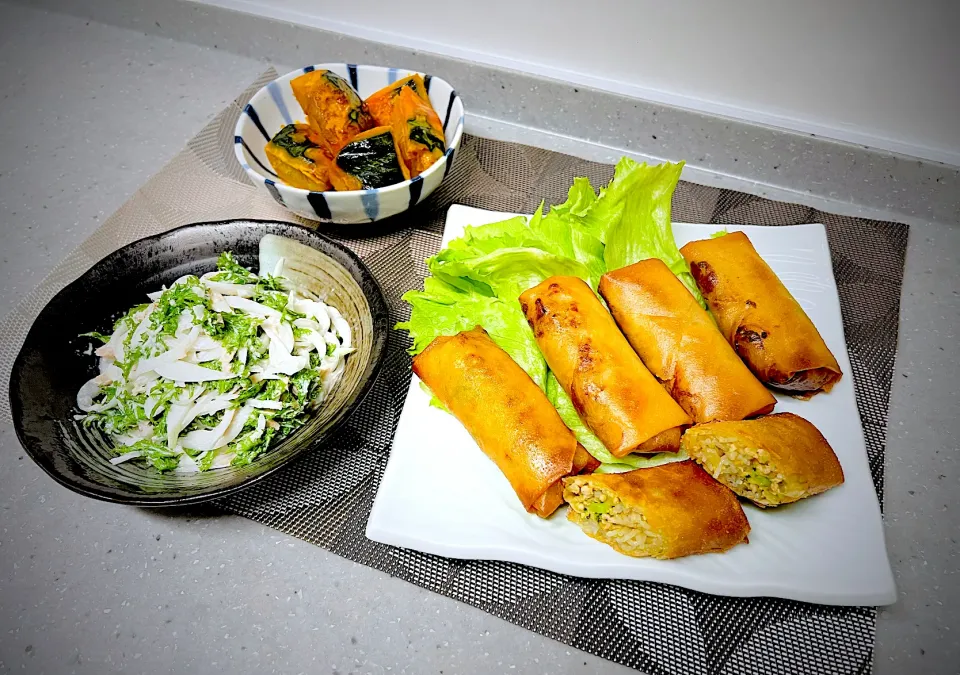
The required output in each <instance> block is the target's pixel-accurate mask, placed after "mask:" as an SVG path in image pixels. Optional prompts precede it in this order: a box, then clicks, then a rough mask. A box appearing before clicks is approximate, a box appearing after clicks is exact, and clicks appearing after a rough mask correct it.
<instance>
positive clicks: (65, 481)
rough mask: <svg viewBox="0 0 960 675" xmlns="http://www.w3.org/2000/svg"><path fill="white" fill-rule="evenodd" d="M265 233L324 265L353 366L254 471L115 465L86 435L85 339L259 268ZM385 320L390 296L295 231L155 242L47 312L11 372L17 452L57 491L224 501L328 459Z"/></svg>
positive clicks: (219, 233) (252, 229)
mask: <svg viewBox="0 0 960 675" xmlns="http://www.w3.org/2000/svg"><path fill="white" fill-rule="evenodd" d="M266 234H276V235H279V236H283V237H289V238H291V239H295V240H296V241H299V242H301V243H303V244H306V245H308V246H310V247H312V248H314V249H316V250H318V251H320V252H321V253H322V254H324V256H325V258H326V263H327V265H326V266H325V269H324V272H326V273H327V275H328V278H326V279H323V282H324V285H325V286H326V287H329V294H328V296H327V300H328V301H329V302H330V303H331V304H332V305H334V306H335V307H337V309H339V310H340V312H341V313H342V314H343V316H344V318H346V319H347V321H349V322H350V324H351V326H352V327H353V330H354V344H355V346H356V347H357V351H356V352H354V353H353V354H351V355H350V356H348V357H347V360H346V370H345V372H344V375H343V377H342V378H341V380H340V382H339V383H338V384H337V386H336V388H335V389H334V390H333V392H331V393H330V394H329V395H328V397H327V398H326V399H325V400H324V402H323V403H322V404H321V406H320V408H319V410H318V411H317V412H316V414H315V415H313V416H312V417H311V418H310V421H309V422H308V423H307V424H306V425H304V426H303V427H301V428H300V429H299V430H297V431H296V432H295V433H294V434H292V435H291V436H289V437H288V438H286V439H284V440H283V441H282V442H281V443H279V444H277V445H276V446H275V447H273V448H271V450H270V451H269V452H268V453H266V454H265V455H263V456H261V457H260V458H259V459H258V460H257V461H255V462H253V463H252V464H249V465H247V466H244V467H229V468H225V469H215V470H212V471H207V472H204V473H199V474H175V473H166V474H161V473H159V472H157V471H156V470H154V469H153V468H150V467H146V466H144V465H143V464H142V463H137V462H126V463H124V464H120V465H116V466H115V465H113V464H111V463H110V462H109V459H110V457H111V456H113V454H112V453H111V451H110V447H111V445H112V444H111V442H110V440H109V439H108V438H107V437H106V436H105V435H104V434H103V433H102V432H100V431H99V430H97V429H94V428H91V429H84V428H83V427H82V426H81V425H80V424H79V423H78V422H76V421H75V420H74V418H73V416H74V414H76V413H77V412H79V411H78V410H77V408H76V395H77V391H78V390H79V388H80V386H81V385H82V384H83V383H84V382H85V381H87V380H88V379H89V378H91V377H93V376H94V375H96V373H97V357H96V356H94V355H92V354H89V355H88V354H85V352H87V351H89V345H90V340H89V338H80V337H78V335H79V334H80V333H86V332H88V331H94V330H97V331H101V332H105V333H110V332H112V326H113V320H114V319H115V318H117V316H119V315H121V314H122V313H124V312H126V311H127V310H128V309H129V308H130V307H133V306H134V305H136V304H139V303H141V302H144V298H145V297H146V293H148V292H150V291H155V290H157V289H159V288H160V286H161V285H162V284H170V283H172V282H173V281H174V280H175V279H177V278H178V277H181V276H183V275H184V274H197V275H200V274H203V273H205V272H209V271H211V270H213V269H215V268H216V261H217V256H218V255H219V254H220V253H221V252H222V251H232V252H233V253H234V255H235V256H236V257H237V259H238V260H239V261H240V263H241V264H243V265H244V266H246V267H249V268H251V269H254V270H256V269H257V267H258V246H259V242H260V239H261V238H262V237H263V236H264V235H266ZM388 330H389V326H388V313H387V306H386V302H385V301H384V298H383V293H382V292H381V291H380V287H379V286H378V285H377V282H376V280H375V279H374V278H373V275H371V274H370V271H369V270H368V269H367V268H366V266H365V265H364V264H363V263H362V262H361V261H360V259H359V258H358V257H357V256H356V255H354V254H353V253H352V252H351V251H349V250H347V249H346V248H344V247H343V246H341V245H340V244H337V243H336V242H334V241H332V240H330V239H328V238H326V237H324V236H323V235H320V234H317V233H316V232H313V231H311V230H308V229H306V228H303V227H300V226H299V225H294V224H291V223H281V222H275V221H253V220H243V221H240V220H234V221H225V222H218V223H197V224H194V225H187V226H185V227H181V228H178V229H176V230H172V231H170V232H167V233H165V234H161V235H157V236H155V237H148V238H146V239H141V240H140V241H137V242H134V243H132V244H130V245H128V246H125V247H123V248H122V249H120V250H119V251H116V252H114V253H112V254H111V255H109V256H107V257H106V258H104V259H103V260H101V261H100V262H98V263H97V264H96V265H94V266H93V267H92V268H91V269H90V270H88V271H87V272H86V273H84V274H83V275H82V276H81V277H80V278H79V279H77V280H76V281H74V282H73V283H72V284H70V285H69V286H67V287H66V288H64V289H63V290H62V291H60V292H59V293H57V295H56V296H54V298H53V299H52V300H51V301H50V302H49V303H48V304H47V306H46V307H44V309H43V311H42V312H40V316H39V317H37V320H36V321H35V322H34V324H33V326H32V327H31V328H30V332H29V333H28V334H27V339H26V342H25V343H24V345H23V348H22V349H21V350H20V354H19V355H18V356H17V360H16V361H15V363H14V365H13V373H12V375H11V378H10V403H11V406H12V409H13V423H14V428H15V429H16V432H17V437H18V438H19V439H20V443H21V444H22V445H23V447H24V448H25V449H26V451H27V453H28V454H29V455H30V457H31V458H32V459H33V460H34V461H35V462H36V463H37V464H39V465H40V467H41V468H42V469H43V470H44V471H46V472H47V473H48V474H50V476H52V477H53V478H54V479H55V480H56V481H57V482H59V483H60V484H61V485H64V486H66V487H68V488H70V489H71V490H73V491H75V492H79V493H80V494H83V495H87V496H88V497H94V498H97V499H103V500H105V501H110V502H119V503H122V504H134V505H137V506H171V505H184V504H192V503H196V502H201V501H204V500H207V499H213V498H214V497H222V496H224V495H226V494H229V493H231V492H234V491H236V490H239V489H240V488H242V487H244V486H247V485H249V484H250V483H252V482H254V481H256V480H259V479H260V478H263V477H264V476H266V475H267V474H270V473H272V472H274V471H276V470H277V469H278V468H280V467H281V466H282V465H284V464H286V463H287V462H289V461H291V460H292V459H293V458H294V457H296V456H298V455H300V454H302V453H305V452H312V451H315V452H322V451H323V448H322V444H323V441H324V439H326V438H328V437H329V436H330V435H331V434H332V433H333V432H334V430H335V429H336V428H337V427H338V426H339V425H340V424H341V423H343V421H344V420H345V419H346V417H347V416H348V415H349V414H350V412H351V411H352V410H354V409H355V408H356V407H357V405H359V404H360V402H361V400H362V399H363V397H364V395H365V394H366V393H367V391H368V390H369V389H370V386H371V385H372V384H373V381H374V379H375V378H376V375H377V372H378V371H379V369H380V364H381V361H382V359H383V354H384V348H385V346H386V343H387V331H388Z"/></svg>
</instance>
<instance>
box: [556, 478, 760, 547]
mask: <svg viewBox="0 0 960 675" xmlns="http://www.w3.org/2000/svg"><path fill="white" fill-rule="evenodd" d="M563 484H564V489H563V498H564V499H565V500H566V501H567V503H569V504H570V511H569V512H568V514H567V518H568V519H569V520H572V521H573V522H575V523H577V524H578V525H579V526H580V528H581V529H582V530H583V531H584V532H585V533H586V534H587V535H588V536H590V537H593V538H594V539H596V540H597V541H601V542H603V543H604V544H608V545H609V546H612V547H613V548H614V549H616V550H617V551H619V552H620V553H623V554H625V555H629V556H634V557H637V558H645V557H651V558H661V559H666V558H679V557H682V556H687V555H695V554H697V553H711V552H722V551H726V550H728V549H730V548H732V547H734V546H736V545H737V544H740V543H743V542H746V541H747V535H748V534H749V533H750V524H749V523H748V522H747V517H746V516H745V515H744V513H743V509H742V508H741V506H740V502H739V501H737V498H736V496H734V494H733V493H732V492H730V490H728V489H727V488H725V487H723V486H722V485H720V483H718V482H717V481H715V480H714V479H713V478H711V477H710V476H708V475H707V473H706V472H705V471H704V470H703V469H701V468H700V467H699V466H697V464H696V463H694V462H692V461H690V460H687V461H684V462H672V463H670V464H661V465H660V466H655V467H651V468H648V469H636V470H635V471H628V472H627V473H612V474H593V475H590V476H576V477H573V478H565V479H564V481H563Z"/></svg>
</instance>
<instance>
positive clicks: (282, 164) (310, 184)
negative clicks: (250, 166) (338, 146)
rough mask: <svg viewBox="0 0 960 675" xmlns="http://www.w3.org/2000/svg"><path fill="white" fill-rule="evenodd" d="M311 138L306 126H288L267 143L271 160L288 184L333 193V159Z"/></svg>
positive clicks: (268, 156) (280, 176) (308, 128)
mask: <svg viewBox="0 0 960 675" xmlns="http://www.w3.org/2000/svg"><path fill="white" fill-rule="evenodd" d="M311 135H312V134H311V129H310V127H309V126H307V125H306V124H288V125H287V126H285V127H284V128H283V129H281V130H280V131H278V132H277V134H276V135H275V136H274V137H273V139H271V141H270V142H269V143H267V148H266V151H267V158H268V159H269V160H270V164H271V165H272V166H273V170H274V171H276V172H277V176H278V177H279V178H280V180H282V181H283V182H284V183H286V184H287V185H291V186H293V187H295V188H301V189H303V190H315V191H323V190H329V189H330V177H329V172H330V160H329V159H328V158H327V156H326V155H325V154H324V152H323V150H322V149H321V148H320V147H319V146H318V145H317V144H316V143H315V142H314V141H313V140H312V139H311V138H310V136H311Z"/></svg>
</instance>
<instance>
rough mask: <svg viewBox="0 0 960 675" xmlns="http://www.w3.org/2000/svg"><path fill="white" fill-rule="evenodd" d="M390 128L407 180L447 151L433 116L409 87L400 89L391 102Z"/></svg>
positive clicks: (424, 169) (438, 122)
mask: <svg viewBox="0 0 960 675" xmlns="http://www.w3.org/2000/svg"><path fill="white" fill-rule="evenodd" d="M391 127H392V128H393V135H394V137H396V139H397V146H398V147H399V148H400V157H401V159H402V160H403V163H404V164H406V165H407V168H408V169H409V170H410V175H411V176H419V175H420V174H421V173H423V172H424V171H426V170H427V169H429V168H430V166H431V165H433V163H434V162H436V161H437V160H438V159H440V158H441V157H443V153H444V151H445V150H446V149H447V147H446V143H445V142H444V138H443V125H442V124H441V123H440V117H439V116H438V115H437V112H436V111H435V110H434V109H433V107H432V106H431V105H430V103H428V102H425V101H424V100H423V99H421V98H420V97H419V96H417V95H416V94H414V93H413V91H412V90H411V89H410V88H409V87H403V88H402V89H401V90H400V93H399V94H397V96H396V98H394V100H393V118H392V120H391Z"/></svg>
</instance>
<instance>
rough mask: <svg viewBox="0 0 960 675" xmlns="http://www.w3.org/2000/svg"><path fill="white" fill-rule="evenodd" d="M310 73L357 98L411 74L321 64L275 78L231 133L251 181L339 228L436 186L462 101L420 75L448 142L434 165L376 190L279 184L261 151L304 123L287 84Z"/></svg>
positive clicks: (459, 127) (417, 198) (397, 207)
mask: <svg viewBox="0 0 960 675" xmlns="http://www.w3.org/2000/svg"><path fill="white" fill-rule="evenodd" d="M312 70H330V71H333V72H334V73H336V74H337V75H340V76H341V77H343V78H344V79H345V80H347V81H348V82H350V83H351V84H353V86H354V87H355V88H356V90H357V92H358V93H359V94H360V96H361V98H366V97H367V96H369V95H370V94H372V93H374V92H375V91H377V90H378V89H382V88H383V87H385V86H387V85H388V84H391V83H393V82H396V81H397V80H399V79H401V78H403V77H405V76H407V75H412V74H414V73H416V71H414V70H407V69H404V68H382V67H379V66H358V65H353V64H349V63H320V64H317V65H314V66H307V67H305V68H300V69H298V70H295V71H293V72H291V73H287V74H286V75H284V76H283V77H280V78H277V79H276V80H274V81H273V82H271V83H270V84H268V85H267V86H266V87H264V88H263V89H261V90H260V91H258V92H257V93H256V94H255V95H254V97H253V98H252V99H250V103H249V104H248V105H247V106H246V107H245V108H244V110H243V112H242V113H241V114H240V119H239V120H238V121H237V127H236V130H235V132H234V150H235V152H236V155H237V160H238V161H239V162H240V165H241V166H242V167H243V169H244V170H245V171H246V172H247V175H248V176H249V177H250V178H251V180H253V181H254V182H255V183H257V184H260V185H263V187H264V189H265V190H266V191H267V192H268V193H269V194H270V196H271V197H273V198H274V199H275V200H276V201H277V202H278V203H279V204H282V205H283V206H285V207H287V208H288V209H290V210H291V211H293V212H294V213H296V214H298V215H300V216H303V217H304V218H309V219H311V220H320V221H325V222H334V223H344V224H348V223H366V222H371V221H374V220H382V219H384V218H388V217H390V216H393V215H396V214H398V213H401V212H403V211H406V210H407V209H409V208H412V207H413V206H415V205H417V204H418V203H419V202H421V201H423V200H424V199H426V198H427V197H428V196H429V195H430V193H431V192H433V191H434V190H436V189H437V187H439V185H440V183H441V182H442V181H443V179H444V178H445V177H446V175H447V174H448V173H449V171H450V167H451V166H452V165H453V158H454V155H455V154H456V152H457V149H458V148H459V147H460V139H461V137H462V136H463V101H461V99H460V97H459V96H458V95H457V92H456V91H455V90H454V89H453V87H451V86H450V85H449V84H448V83H447V82H445V81H444V80H442V79H440V78H439V77H432V76H430V75H426V74H423V73H421V75H423V79H424V82H425V83H426V85H427V86H426V88H427V93H428V95H429V96H430V103H431V104H432V105H433V107H434V109H435V110H436V111H437V115H439V116H440V119H441V120H443V131H444V136H445V140H446V144H447V151H446V154H445V155H444V156H443V157H441V158H440V159H439V160H437V162H436V163H434V165H433V166H431V167H430V168H429V169H427V170H426V171H424V172H423V173H422V174H420V175H419V176H417V177H416V178H414V179H412V180H408V181H404V182H402V183H397V184H396V185H389V186H387V187H384V188H379V189H376V190H356V191H351V192H333V191H330V192H310V191H309V190H301V189H299V188H294V187H290V186H289V185H287V184H285V183H283V182H282V181H281V180H280V179H279V178H278V177H277V174H276V173H275V172H274V171H273V169H272V167H271V166H270V161H269V160H268V159H267V155H266V152H265V150H264V147H265V146H266V144H267V142H268V141H269V140H270V139H271V138H272V137H273V135H274V134H276V133H277V132H278V131H280V129H282V128H283V127H284V126H285V125H287V124H290V123H291V122H297V121H300V122H306V115H304V114H303V110H302V109H301V108H300V104H299V103H297V99H296V98H294V96H293V90H291V89H290V80H292V79H294V78H296V77H299V76H300V75H302V74H304V73H308V72H310V71H312Z"/></svg>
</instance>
